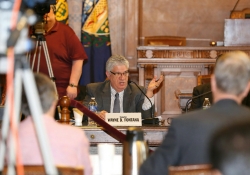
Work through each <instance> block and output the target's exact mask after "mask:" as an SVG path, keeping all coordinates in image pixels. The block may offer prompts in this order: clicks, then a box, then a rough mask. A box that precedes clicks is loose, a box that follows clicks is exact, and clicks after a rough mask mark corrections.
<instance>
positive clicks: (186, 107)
mask: <svg viewBox="0 0 250 175" xmlns="http://www.w3.org/2000/svg"><path fill="white" fill-rule="evenodd" d="M210 93H212V91H208V92H205V93H203V94H200V95H197V96H194V97H192V98H190V99H188V101H187V103H186V106H185V111H186V113H187V110H188V105H189V104H190V103H191V102H192V100H193V99H195V98H199V97H201V96H203V95H206V94H210Z"/></svg>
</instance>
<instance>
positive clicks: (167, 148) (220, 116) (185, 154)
mask: <svg viewBox="0 0 250 175" xmlns="http://www.w3.org/2000/svg"><path fill="white" fill-rule="evenodd" d="M238 120H250V109H249V108H247V107H244V106H239V105H238V104H237V103H236V102H235V101H233V100H229V99H225V100H221V101H219V102H217V103H215V104H214V105H213V106H211V107H210V108H209V109H206V110H197V111H193V112H189V113H187V114H184V115H183V116H180V117H177V118H174V119H172V122H171V126H170V128H169V130H168V133H167V134H166V136H165V139H164V140H163V142H162V144H161V145H160V146H159V147H158V148H157V149H156V151H155V152H153V153H152V155H150V156H149V158H148V159H147V160H146V161H145V162H144V163H143V164H142V166H141V169H140V175H148V174H154V175H157V174H159V175H163V174H164V175H167V174H168V167H169V166H170V165H174V166H178V165H188V164H206V163H210V162H209V156H208V149H209V141H210V138H211V136H212V135H213V134H214V132H215V131H216V130H217V129H219V128H221V127H222V126H223V125H226V124H228V123H232V122H236V121H238Z"/></svg>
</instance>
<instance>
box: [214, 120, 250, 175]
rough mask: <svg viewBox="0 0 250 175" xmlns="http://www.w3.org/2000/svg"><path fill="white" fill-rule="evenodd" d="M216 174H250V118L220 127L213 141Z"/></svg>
mask: <svg viewBox="0 0 250 175" xmlns="http://www.w3.org/2000/svg"><path fill="white" fill-rule="evenodd" d="M210 159H211V164H212V166H213V168H214V169H215V172H214V175H236V174H240V175H249V174H250V166H249V165H250V120H248V121H243V122H239V123H234V124H232V125H229V126H227V127H224V128H223V129H220V130H219V131H218V132H216V134H215V135H214V137H213V138H212V141H211V147H210Z"/></svg>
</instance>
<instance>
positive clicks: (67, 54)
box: [31, 5, 87, 99]
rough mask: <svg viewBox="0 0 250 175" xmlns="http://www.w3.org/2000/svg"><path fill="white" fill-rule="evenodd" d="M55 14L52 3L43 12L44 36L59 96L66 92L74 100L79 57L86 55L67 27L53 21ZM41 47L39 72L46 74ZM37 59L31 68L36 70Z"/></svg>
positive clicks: (79, 62)
mask: <svg viewBox="0 0 250 175" xmlns="http://www.w3.org/2000/svg"><path fill="white" fill-rule="evenodd" d="M55 13H56V7H55V5H50V11H49V13H45V14H44V15H43V21H44V31H45V33H44V37H45V39H46V44H47V47H48V52H49V58H50V62H51V66H52V71H53V74H54V77H55V83H56V88H57V92H58V95H59V98H60V97H62V96H64V95H67V96H68V97H70V98H71V99H74V98H75V97H76V96H77V86H78V81H79V79H80V76H81V73H82V65H83V60H84V59H87V55H86V53H85V51H84V48H83V46H82V44H81V42H80V41H79V39H78V38H77V36H76V34H75V33H74V31H73V30H72V29H71V28H70V27H69V26H67V25H65V24H63V23H61V22H58V21H56V17H55ZM35 35H36V32H35ZM41 50H42V51H41V58H40V66H39V72H42V73H44V74H46V75H49V71H48V66H47V63H46V58H45V54H44V50H43V49H41ZM33 54H34V53H33ZM31 58H33V55H32V56H31ZM31 62H32V60H31ZM38 62H39V61H38V59H36V60H35V64H34V69H33V71H37V68H38V67H37V63H38Z"/></svg>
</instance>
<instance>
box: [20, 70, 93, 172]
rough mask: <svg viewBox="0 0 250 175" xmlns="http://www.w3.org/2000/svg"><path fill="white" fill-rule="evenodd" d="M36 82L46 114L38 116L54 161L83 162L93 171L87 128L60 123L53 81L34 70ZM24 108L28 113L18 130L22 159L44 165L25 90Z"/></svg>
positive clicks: (71, 165) (73, 165)
mask: <svg viewBox="0 0 250 175" xmlns="http://www.w3.org/2000/svg"><path fill="white" fill-rule="evenodd" d="M35 82H36V85H37V90H38V95H39V98H40V101H41V106H42V111H43V115H42V116H39V117H41V119H40V120H43V121H44V124H45V129H46V133H47V136H48V140H49V146H50V149H51V151H52V152H51V153H52V157H53V160H54V163H55V165H62V166H70V167H79V166H81V167H83V168H84V174H85V175H91V174H92V167H91V162H90V157H89V141H88V139H87V137H86V136H85V134H84V131H83V130H80V129H78V128H76V127H73V126H70V125H64V124H60V123H57V122H56V121H55V120H54V118H53V117H54V113H55V108H56V104H57V96H56V91H55V88H54V85H53V83H52V81H51V80H50V79H49V78H48V77H47V76H46V75H43V74H35ZM21 108H22V112H23V114H25V115H26V116H28V117H27V118H26V119H25V120H23V121H22V122H21V123H20V126H19V130H18V135H19V146H20V152H21V158H22V163H23V164H24V165H42V164H44V162H43V159H42V155H41V152H40V148H39V142H38V140H37V135H36V131H35V128H34V124H33V121H32V116H31V112H30V109H29V105H28V102H27V99H26V95H25V94H24V93H23V96H22V106H21Z"/></svg>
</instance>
